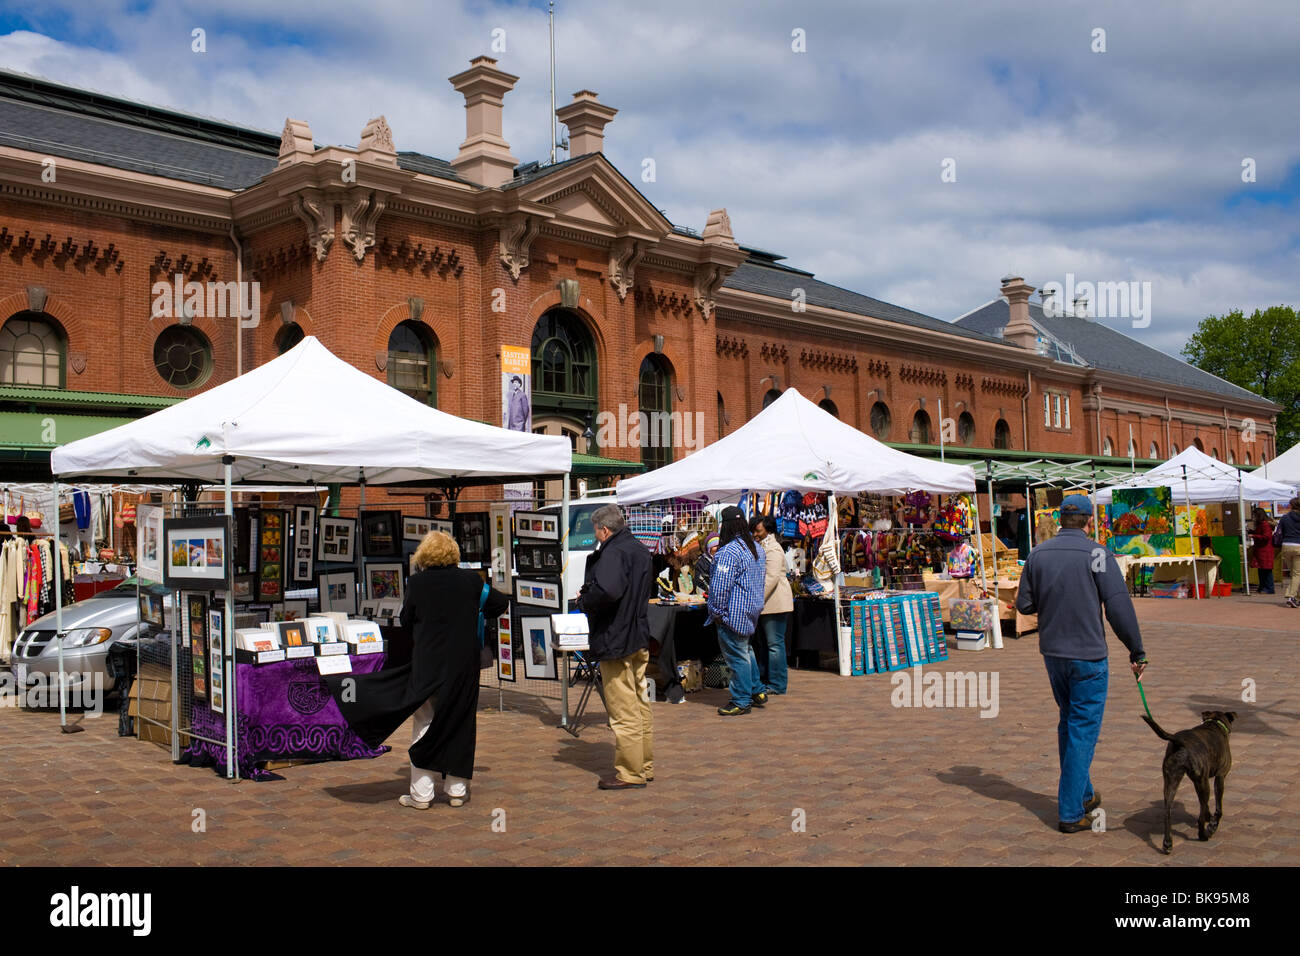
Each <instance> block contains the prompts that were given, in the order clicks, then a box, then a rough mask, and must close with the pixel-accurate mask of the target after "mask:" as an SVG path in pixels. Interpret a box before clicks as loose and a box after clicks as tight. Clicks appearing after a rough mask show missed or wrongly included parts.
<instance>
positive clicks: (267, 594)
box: [257, 511, 289, 604]
mask: <svg viewBox="0 0 1300 956" xmlns="http://www.w3.org/2000/svg"><path fill="white" fill-rule="evenodd" d="M288 523H289V516H288V512H285V511H263V512H262V513H261V514H260V515H259V516H258V528H257V564H258V572H257V599H258V601H261V602H265V603H271V604H277V603H279V602H280V601H283V600H284V560H285V550H286V548H287V547H288V530H289V529H288Z"/></svg>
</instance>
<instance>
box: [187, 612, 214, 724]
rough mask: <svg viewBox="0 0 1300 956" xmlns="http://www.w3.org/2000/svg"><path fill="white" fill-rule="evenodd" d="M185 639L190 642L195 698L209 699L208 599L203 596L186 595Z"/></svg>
mask: <svg viewBox="0 0 1300 956" xmlns="http://www.w3.org/2000/svg"><path fill="white" fill-rule="evenodd" d="M184 628H185V631H184V633H185V639H186V640H187V641H189V642H190V665H191V669H192V670H193V672H194V696H195V697H201V698H203V699H204V700H207V699H208V670H209V668H208V630H207V628H208V599H207V598H206V597H205V596H204V595H202V594H187V595H185V615H184Z"/></svg>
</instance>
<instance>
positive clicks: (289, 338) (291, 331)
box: [275, 322, 307, 355]
mask: <svg viewBox="0 0 1300 956" xmlns="http://www.w3.org/2000/svg"><path fill="white" fill-rule="evenodd" d="M306 337H307V336H306V334H305V333H304V332H303V330H302V326H301V325H299V324H298V323H297V322H290V323H289V324H288V325H286V326H284V327H282V328H281V329H280V331H279V332H276V333H275V354H276V355H283V354H284V353H285V352H287V351H289V350H290V349H291V348H293V347H294V346H295V345H297V344H298V343H299V342H301V341H302V340H303V339H304V338H306Z"/></svg>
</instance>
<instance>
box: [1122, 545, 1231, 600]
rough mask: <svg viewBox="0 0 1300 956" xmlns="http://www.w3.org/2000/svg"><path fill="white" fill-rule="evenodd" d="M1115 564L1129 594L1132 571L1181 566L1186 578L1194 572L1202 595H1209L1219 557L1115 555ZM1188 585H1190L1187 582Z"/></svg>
mask: <svg viewBox="0 0 1300 956" xmlns="http://www.w3.org/2000/svg"><path fill="white" fill-rule="evenodd" d="M1115 563H1116V564H1118V565H1119V569H1120V571H1121V572H1122V573H1123V575H1124V583H1125V585H1127V587H1128V589H1129V592H1130V593H1132V591H1133V587H1134V585H1133V581H1132V579H1131V576H1132V574H1133V571H1134V570H1135V569H1137V568H1141V567H1165V566H1167V565H1174V566H1182V567H1186V568H1187V569H1188V576H1189V577H1191V572H1192V570H1193V569H1194V570H1195V580H1196V581H1199V582H1200V584H1201V588H1202V591H1203V593H1204V594H1207V595H1208V594H1210V592H1212V591H1213V590H1214V582H1215V581H1217V580H1218V579H1219V556H1218V555H1217V554H1198V555H1191V554H1163V555H1159V556H1154V555H1138V554H1117V555H1115ZM1189 583H1192V582H1190V581H1189Z"/></svg>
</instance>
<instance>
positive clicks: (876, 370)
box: [867, 358, 889, 378]
mask: <svg viewBox="0 0 1300 956" xmlns="http://www.w3.org/2000/svg"><path fill="white" fill-rule="evenodd" d="M867 374H868V375H871V376H874V377H875V378H889V363H888V362H886V361H884V360H882V359H874V358H873V359H867Z"/></svg>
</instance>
